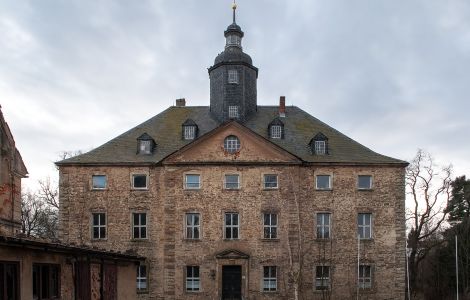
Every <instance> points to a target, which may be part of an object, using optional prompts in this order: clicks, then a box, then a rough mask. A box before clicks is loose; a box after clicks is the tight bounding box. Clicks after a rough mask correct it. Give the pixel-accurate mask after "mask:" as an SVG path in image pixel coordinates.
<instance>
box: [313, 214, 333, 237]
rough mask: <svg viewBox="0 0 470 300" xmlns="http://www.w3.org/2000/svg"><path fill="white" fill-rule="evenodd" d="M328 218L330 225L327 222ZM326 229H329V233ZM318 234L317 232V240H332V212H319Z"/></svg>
mask: <svg viewBox="0 0 470 300" xmlns="http://www.w3.org/2000/svg"><path fill="white" fill-rule="evenodd" d="M326 216H328V223H326V222H325V217H326ZM326 229H328V231H326ZM316 232H317V239H330V238H331V213H330V212H318V213H317V231H316ZM326 233H327V234H326ZM326 235H327V236H326Z"/></svg>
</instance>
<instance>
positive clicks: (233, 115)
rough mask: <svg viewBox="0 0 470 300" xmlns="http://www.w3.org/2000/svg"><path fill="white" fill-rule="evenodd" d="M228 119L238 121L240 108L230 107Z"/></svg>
mask: <svg viewBox="0 0 470 300" xmlns="http://www.w3.org/2000/svg"><path fill="white" fill-rule="evenodd" d="M228 117H229V118H230V119H238V106H229V107H228Z"/></svg>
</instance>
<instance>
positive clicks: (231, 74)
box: [228, 70, 238, 107]
mask: <svg viewBox="0 0 470 300" xmlns="http://www.w3.org/2000/svg"><path fill="white" fill-rule="evenodd" d="M228 83H238V71H237V70H228ZM235 107H236V106H235Z"/></svg>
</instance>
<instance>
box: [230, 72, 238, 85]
mask: <svg viewBox="0 0 470 300" xmlns="http://www.w3.org/2000/svg"><path fill="white" fill-rule="evenodd" d="M238 82H239V81H238V70H236V69H231V70H228V83H235V84H238Z"/></svg>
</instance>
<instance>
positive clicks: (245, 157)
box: [163, 121, 301, 164]
mask: <svg viewBox="0 0 470 300" xmlns="http://www.w3.org/2000/svg"><path fill="white" fill-rule="evenodd" d="M229 136H235V137H237V138H238V140H239V144H240V148H239V150H238V151H235V152H230V151H227V149H226V147H224V144H225V143H224V141H225V139H226V138H227V137H229ZM300 162H301V160H300V159H299V158H298V157H297V156H295V155H293V154H291V153H290V152H288V151H286V150H285V149H283V148H281V147H280V146H278V145H276V144H274V143H272V142H271V141H269V140H268V139H266V138H264V137H262V136H260V135H258V134H257V133H255V132H253V131H252V130H250V129H249V128H247V127H245V126H243V125H241V124H239V123H238V122H236V121H231V122H228V123H225V124H222V125H221V126H219V127H217V128H216V129H214V130H212V131H210V132H208V133H207V134H205V135H203V136H201V137H200V138H198V139H196V140H195V141H194V142H192V143H189V144H187V145H186V146H184V147H183V148H181V149H180V150H178V151H176V152H175V153H173V154H171V155H170V156H168V157H167V158H166V159H165V160H164V162H163V163H164V164H182V163H196V164H214V163H263V164H277V163H278V164H298V163H300Z"/></svg>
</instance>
